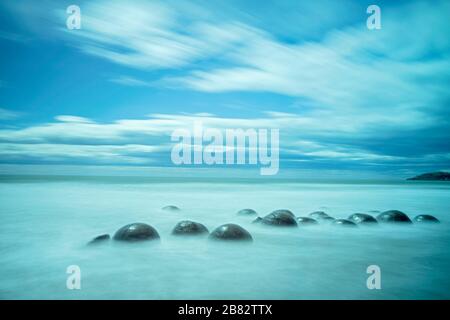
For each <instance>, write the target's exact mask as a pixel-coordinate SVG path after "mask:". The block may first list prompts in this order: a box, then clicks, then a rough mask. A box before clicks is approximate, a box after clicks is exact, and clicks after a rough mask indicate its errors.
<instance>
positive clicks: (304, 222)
mask: <svg viewBox="0 0 450 320" xmlns="http://www.w3.org/2000/svg"><path fill="white" fill-rule="evenodd" d="M297 224H298V225H299V226H313V225H317V224H319V222H317V220H315V219H313V218H310V217H298V218H297Z"/></svg>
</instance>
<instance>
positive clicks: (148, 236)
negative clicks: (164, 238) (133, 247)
mask: <svg viewBox="0 0 450 320" xmlns="http://www.w3.org/2000/svg"><path fill="white" fill-rule="evenodd" d="M157 239H159V234H158V231H156V229H155V228H153V227H152V226H150V225H148V224H145V223H131V224H127V225H126V226H123V227H122V228H120V229H119V230H117V231H116V233H115V234H114V240H117V241H128V242H136V241H148V240H157Z"/></svg>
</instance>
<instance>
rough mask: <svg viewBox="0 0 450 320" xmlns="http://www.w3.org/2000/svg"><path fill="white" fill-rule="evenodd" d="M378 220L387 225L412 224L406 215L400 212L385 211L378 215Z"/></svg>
mask: <svg viewBox="0 0 450 320" xmlns="http://www.w3.org/2000/svg"><path fill="white" fill-rule="evenodd" d="M377 220H378V221H379V222H385V223H412V221H411V219H409V217H408V216H407V215H406V214H405V213H403V212H401V211H398V210H388V211H384V212H382V213H380V214H379V215H378V217H377Z"/></svg>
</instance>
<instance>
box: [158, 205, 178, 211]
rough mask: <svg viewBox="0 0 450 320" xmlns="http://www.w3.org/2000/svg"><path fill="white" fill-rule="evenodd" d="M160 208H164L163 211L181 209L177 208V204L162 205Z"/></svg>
mask: <svg viewBox="0 0 450 320" xmlns="http://www.w3.org/2000/svg"><path fill="white" fill-rule="evenodd" d="M161 210H164V211H180V210H181V209H180V208H178V207H177V206H173V205H170V206H165V207H162V208H161Z"/></svg>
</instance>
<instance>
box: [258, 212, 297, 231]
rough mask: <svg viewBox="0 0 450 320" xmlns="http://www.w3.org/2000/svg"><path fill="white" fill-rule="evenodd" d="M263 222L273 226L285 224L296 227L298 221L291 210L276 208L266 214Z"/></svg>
mask: <svg viewBox="0 0 450 320" xmlns="http://www.w3.org/2000/svg"><path fill="white" fill-rule="evenodd" d="M261 222H262V223H263V224H267V225H271V226H285V227H296V226H297V221H296V220H295V216H294V214H293V213H292V212H290V211H289V210H275V211H273V212H272V213H269V214H268V215H267V216H265V217H264V218H263V219H262V221H261Z"/></svg>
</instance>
